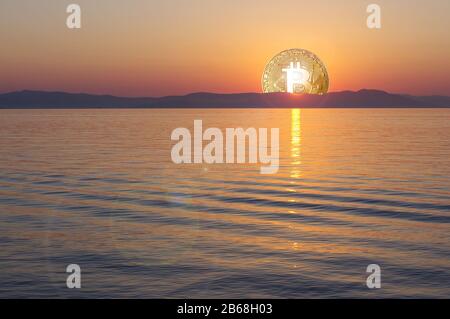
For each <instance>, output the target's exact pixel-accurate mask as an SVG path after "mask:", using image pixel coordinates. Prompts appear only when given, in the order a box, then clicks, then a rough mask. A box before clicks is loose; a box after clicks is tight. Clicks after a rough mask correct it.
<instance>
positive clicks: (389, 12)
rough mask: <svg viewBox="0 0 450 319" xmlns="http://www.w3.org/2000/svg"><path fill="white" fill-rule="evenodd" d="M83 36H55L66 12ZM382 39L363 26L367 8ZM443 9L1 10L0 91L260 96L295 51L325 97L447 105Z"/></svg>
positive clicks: (433, 5) (245, 2)
mask: <svg viewBox="0 0 450 319" xmlns="http://www.w3.org/2000/svg"><path fill="white" fill-rule="evenodd" d="M74 2H75V3H78V4H80V6H81V8H82V29H81V30H69V29H67V28H66V25H65V20H66V17H67V14H66V13H65V9H66V6H67V5H68V4H70V3H74ZM369 3H378V4H379V5H380V6H381V8H382V19H383V20H382V22H383V25H382V29H381V30H369V29H368V28H367V27H366V18H367V13H366V6H367V5H368V4H369ZM449 9H450V2H449V1H448V0H428V1H421V0H409V1H406V0H397V1H387V0H384V1H381V0H372V1H358V0H342V1H326V0H315V1H310V2H309V1H303V0H278V1H274V0H273V1H266V0H259V1H257V0H210V1H206V0H164V1H161V0H158V1H148V0H128V1H121V0H97V1H92V0H77V1H62V0H41V1H25V0H2V1H1V3H0V39H1V40H2V49H1V50H0V61H1V63H0V92H7V91H13V90H22V89H36V90H61V91H70V92H89V93H101V94H104V93H107V94H114V95H124V96H161V95H168V94H184V93H189V92H196V91H210V92H259V91H260V90H261V87H260V77H261V73H262V71H263V69H264V66H265V63H266V62H267V61H268V60H269V59H270V58H271V57H272V56H274V55H275V54H276V53H278V52H279V51H282V50H285V49H289V48H304V49H307V50H310V51H312V52H314V53H316V54H317V55H318V56H319V57H320V58H321V60H322V61H323V62H324V63H325V65H326V66H327V68H328V72H329V75H330V82H331V83H330V90H331V91H339V90H347V89H348V90H357V89H361V88H376V89H383V90H387V91H390V92H401V93H411V94H443V95H450V72H449V71H450V59H449V57H450V10H449Z"/></svg>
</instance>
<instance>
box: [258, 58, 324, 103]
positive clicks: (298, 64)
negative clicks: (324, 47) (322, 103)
mask: <svg viewBox="0 0 450 319" xmlns="http://www.w3.org/2000/svg"><path fill="white" fill-rule="evenodd" d="M261 82H262V89H263V92H264V93H274V92H284V93H295V94H325V93H327V92H328V86H329V79H328V73H327V69H326V68H325V65H324V64H323V63H322V61H320V59H319V58H318V57H317V56H316V55H315V54H314V53H312V52H309V51H307V50H303V49H290V50H286V51H283V52H280V53H278V54H277V55H276V56H275V57H273V58H272V60H270V61H269V63H267V65H266V68H265V69H264V73H263V76H262V80H261Z"/></svg>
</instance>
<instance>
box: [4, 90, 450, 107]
mask: <svg viewBox="0 0 450 319" xmlns="http://www.w3.org/2000/svg"><path fill="white" fill-rule="evenodd" d="M297 107H299V108H307V107H311V108H340V107H348V108H386V107H392V108H394V107H402V108H418V107H428V108H434V107H440V108H444V107H445V108H446V107H450V97H448V96H412V95H403V94H391V93H387V92H384V91H379V90H367V89H365V90H360V91H342V92H331V93H328V94H325V95H308V94H304V95H292V94H286V93H271V94H261V93H237V94H216V93H192V94H188V95H183V96H165V97H117V96H112V95H92V94H78V93H65V92H46V91H27V90H26V91H17V92H11V93H4V94H0V108H3V109H5V108H12V109H16V108H28V109H33V108H61V109H63V108H297Z"/></svg>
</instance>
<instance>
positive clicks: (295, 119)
mask: <svg viewBox="0 0 450 319" xmlns="http://www.w3.org/2000/svg"><path fill="white" fill-rule="evenodd" d="M301 144H302V127H301V110H300V109H292V110H291V164H292V166H291V167H292V169H291V177H292V178H298V177H300V175H301V172H300V164H301V163H302V162H301Z"/></svg>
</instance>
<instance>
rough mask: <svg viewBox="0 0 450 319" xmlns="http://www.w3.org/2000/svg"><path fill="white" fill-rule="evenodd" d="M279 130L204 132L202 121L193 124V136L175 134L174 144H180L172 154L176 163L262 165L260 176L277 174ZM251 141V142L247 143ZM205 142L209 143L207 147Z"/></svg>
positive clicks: (187, 132)
mask: <svg viewBox="0 0 450 319" xmlns="http://www.w3.org/2000/svg"><path fill="white" fill-rule="evenodd" d="M279 131H280V130H279V128H272V129H270V144H269V143H268V138H269V137H268V129H267V128H259V129H256V128H253V127H251V128H247V129H246V130H244V129H243V128H227V129H225V134H224V133H223V132H222V131H221V130H220V129H219V128H208V129H206V130H205V131H204V132H203V121H202V120H195V121H194V133H193V136H192V134H191V131H190V130H189V129H187V128H176V129H175V130H173V131H172V135H171V139H172V141H178V143H176V144H175V145H174V146H173V147H172V151H171V157H172V161H173V162H174V163H175V164H183V163H184V164H192V163H195V164H202V163H206V164H223V163H227V164H234V163H238V164H243V163H249V164H256V163H260V164H262V166H261V168H260V172H261V174H276V173H277V172H278V169H279V164H280V160H279V153H280V145H279V135H280V132H279ZM247 141H248V143H247ZM203 142H207V144H206V145H205V146H204V145H203V144H204V143H203Z"/></svg>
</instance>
